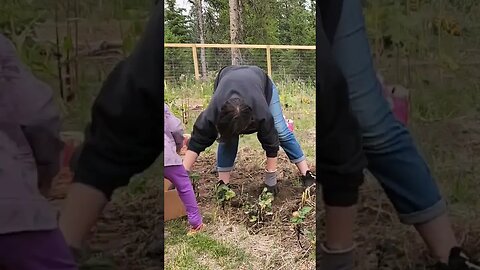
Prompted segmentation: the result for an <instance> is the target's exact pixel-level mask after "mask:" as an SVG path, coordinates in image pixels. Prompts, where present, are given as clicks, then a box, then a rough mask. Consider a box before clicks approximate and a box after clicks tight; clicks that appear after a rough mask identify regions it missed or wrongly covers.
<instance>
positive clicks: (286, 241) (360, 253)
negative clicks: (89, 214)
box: [55, 117, 480, 270]
mask: <svg viewBox="0 0 480 270" xmlns="http://www.w3.org/2000/svg"><path fill="white" fill-rule="evenodd" d="M427 131H428V132H427ZM415 133H416V134H417V133H418V134H424V136H421V137H420V139H418V141H419V143H420V145H422V146H423V145H424V144H425V145H426V144H427V143H428V145H432V144H434V145H436V147H440V148H441V149H443V151H455V152H456V155H458V156H457V157H456V158H455V159H454V160H453V161H451V163H452V164H451V166H457V167H458V168H457V167H456V168H457V170H462V171H466V172H468V171H469V170H470V173H472V172H471V170H472V169H471V167H470V166H468V164H466V163H467V162H470V163H476V164H478V162H479V161H480V160H479V159H480V147H479V146H480V117H472V118H468V119H456V120H452V121H449V122H438V123H427V124H422V125H416V126H415ZM425 134H431V135H428V137H427V136H425ZM427 148H428V147H427ZM424 149H425V148H424ZM430 150H431V149H426V151H430ZM214 160H215V159H214V155H213V154H206V155H204V156H202V157H201V158H200V159H199V163H198V165H196V168H197V172H198V173H199V174H200V175H201V176H202V177H201V180H200V181H199V183H198V190H199V194H200V197H199V203H200V205H201V209H202V212H203V213H205V220H206V222H207V224H208V222H214V219H215V217H214V216H215V215H216V216H221V217H222V219H223V221H224V222H226V223H231V224H240V225H242V226H245V227H246V228H247V229H248V232H249V234H250V235H258V236H259V237H263V236H269V237H271V238H272V239H277V240H279V241H278V242H277V243H281V245H282V250H283V252H285V254H286V255H285V256H289V257H291V258H292V256H293V258H292V260H294V261H297V262H298V268H297V269H313V268H307V267H312V265H313V264H312V259H311V258H308V254H309V252H312V247H311V245H310V244H309V241H308V239H307V238H306V237H303V238H302V239H301V241H302V244H303V245H305V246H306V247H305V248H304V249H302V248H300V246H299V244H298V241H297V238H296V234H295V231H294V230H293V229H292V225H291V223H290V222H289V220H290V217H291V213H292V212H293V211H294V210H296V208H297V207H298V204H299V203H300V197H301V191H302V189H301V187H300V185H299V183H298V182H297V179H298V177H297V175H296V170H295V168H294V167H292V166H291V164H288V161H287V160H285V159H282V160H281V162H280V164H281V165H280V168H282V169H280V173H279V185H280V188H281V193H280V194H279V196H278V197H277V198H276V200H275V201H274V204H273V208H274V213H275V214H274V216H273V218H271V219H270V220H269V221H267V222H266V224H262V225H261V226H258V225H257V226H254V225H252V224H251V223H249V222H248V219H247V217H246V215H245V213H244V211H243V209H242V208H239V207H238V205H237V206H235V205H233V206H232V205H230V206H227V207H225V209H221V207H219V206H217V205H216V204H215V203H214V201H213V198H212V188H213V185H214V183H215V182H216V176H215V172H214V170H213V168H214ZM455 162H457V163H458V164H456V163H455ZM459 166H463V167H459ZM473 170H474V172H476V171H475V169H473ZM262 176H263V173H262V164H261V163H260V162H259V161H258V155H256V154H254V153H250V152H249V150H242V151H241V152H240V153H239V161H238V162H237V169H236V172H235V173H234V174H233V179H232V183H233V184H234V188H235V191H236V192H237V195H238V197H241V198H243V201H246V200H247V201H251V202H252V201H254V199H255V198H256V197H257V196H258V194H259V192H260V187H261V183H262ZM442 181H448V179H442V178H441V177H440V181H439V182H440V186H441V187H442V189H446V188H445V187H446V186H447V185H446V184H445V183H444V182H442ZM466 184H467V183H466ZM59 185H62V183H60V184H59ZM63 185H64V184H63ZM149 185H152V187H147V188H145V192H144V193H142V194H137V195H135V197H132V196H131V195H128V193H126V192H123V191H121V192H119V194H117V195H116V198H115V200H114V201H113V202H112V203H111V204H110V205H109V207H108V208H107V209H106V211H105V214H104V216H103V217H102V219H101V221H100V222H99V224H98V226H97V228H96V233H95V235H94V237H93V239H92V241H91V247H92V248H93V249H94V250H99V251H102V252H104V253H106V254H107V255H111V256H113V257H114V258H115V259H116V261H117V262H118V263H119V265H120V266H119V267H118V268H117V269H131V270H136V269H139V270H140V269H142V270H145V269H158V264H157V263H156V262H155V261H153V260H151V259H148V258H147V257H146V256H145V252H146V247H147V246H148V245H149V244H150V243H151V242H152V241H153V239H154V237H155V235H156V234H158V232H156V225H157V224H158V223H160V222H162V220H159V218H158V217H159V216H160V214H159V208H160V205H161V203H162V202H161V200H162V194H161V189H160V185H158V184H152V183H150V184H149ZM157 187H158V188H157ZM62 189H64V187H62ZM472 189H474V192H475V193H476V194H478V190H479V188H478V185H473V184H472ZM449 198H450V197H449ZM59 199H61V198H59V196H57V200H56V201H55V204H60V203H61V200H59ZM477 201H478V200H477ZM477 206H478V205H470V206H467V205H464V204H458V203H451V205H450V209H451V215H452V217H453V221H454V227H455V230H456V233H457V236H458V237H459V239H460V241H461V243H462V244H463V246H464V247H465V248H466V249H467V250H468V252H469V253H470V254H471V255H473V256H474V257H477V258H478V257H480V226H479V225H478V224H480V217H479V216H478V214H477V213H475V212H476V211H475V209H478V207H477ZM320 208H321V207H320ZM213 213H214V214H213ZM323 214H324V213H323V212H319V213H317V215H320V219H319V220H323V218H322V216H323ZM225 220H226V221H225ZM305 227H306V228H307V229H309V230H312V231H313V230H314V228H315V219H314V218H313V216H310V217H309V218H308V220H307V222H306V226H305ZM322 227H323V224H320V230H319V234H318V235H316V238H317V239H319V240H320V239H323V238H324V230H323V229H322ZM229 234H232V232H231V231H224V232H223V233H220V232H219V235H220V236H221V237H225V238H228V237H231V236H229ZM259 239H260V238H259ZM262 239H263V238H262ZM269 239H270V238H269ZM356 242H357V243H358V248H357V250H356V253H357V264H358V268H357V269H361V270H371V269H385V270H387V269H388V270H394V269H398V270H417V269H426V268H425V264H427V263H430V262H432V260H431V259H430V257H429V256H428V253H427V251H426V248H425V246H424V244H423V243H422V241H421V239H420V238H419V237H418V235H417V234H416V232H415V231H414V229H413V228H412V227H410V226H404V225H402V224H400V223H399V222H398V218H397V216H396V214H395V211H394V210H393V208H392V206H391V204H390V203H389V201H388V199H387V198H386V196H385V194H384V192H383V190H382V189H381V188H380V187H379V185H378V184H377V183H376V181H374V180H372V179H368V181H367V182H366V183H365V185H364V186H363V187H362V196H361V202H360V204H359V214H358V226H357V230H356ZM255 248H256V247H254V246H252V247H251V249H252V252H258V250H255ZM257 249H258V247H257ZM263 252H265V253H267V252H268V250H265V251H263ZM292 254H293V255H292ZM281 263H282V262H278V264H277V265H280V264H281Z"/></svg>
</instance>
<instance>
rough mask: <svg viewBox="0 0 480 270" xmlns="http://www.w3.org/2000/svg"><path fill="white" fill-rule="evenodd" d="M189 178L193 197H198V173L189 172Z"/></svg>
mask: <svg viewBox="0 0 480 270" xmlns="http://www.w3.org/2000/svg"><path fill="white" fill-rule="evenodd" d="M190 179H191V180H192V186H193V192H194V193H195V197H197V198H198V197H199V196H200V193H199V192H198V180H200V175H199V174H198V173H192V174H190Z"/></svg>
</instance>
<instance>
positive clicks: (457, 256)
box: [435, 247, 480, 270]
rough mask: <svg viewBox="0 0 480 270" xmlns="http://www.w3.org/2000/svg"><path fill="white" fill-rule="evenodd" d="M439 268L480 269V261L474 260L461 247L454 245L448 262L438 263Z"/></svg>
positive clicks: (439, 269)
mask: <svg viewBox="0 0 480 270" xmlns="http://www.w3.org/2000/svg"><path fill="white" fill-rule="evenodd" d="M435 269H437V270H480V263H478V262H476V261H473V260H472V259H470V257H469V256H467V255H466V254H465V253H464V252H463V250H462V249H461V248H459V247H454V248H452V250H451V251H450V256H449V258H448V264H445V263H437V264H436V265H435Z"/></svg>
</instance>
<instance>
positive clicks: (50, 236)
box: [0, 229, 78, 270]
mask: <svg viewBox="0 0 480 270" xmlns="http://www.w3.org/2000/svg"><path fill="white" fill-rule="evenodd" d="M2 267H3V268H2ZM0 269H2V270H32V269H35V270H76V269H78V268H77V266H76V264H75V260H74V258H73V255H72V254H71V253H70V250H69V248H68V246H67V244H66V243H65V240H64V238H63V235H62V233H61V232H60V230H58V229H56V230H51V231H32V232H21V233H10V234H2V235H0Z"/></svg>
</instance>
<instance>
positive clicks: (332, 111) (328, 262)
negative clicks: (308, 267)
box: [316, 0, 366, 270]
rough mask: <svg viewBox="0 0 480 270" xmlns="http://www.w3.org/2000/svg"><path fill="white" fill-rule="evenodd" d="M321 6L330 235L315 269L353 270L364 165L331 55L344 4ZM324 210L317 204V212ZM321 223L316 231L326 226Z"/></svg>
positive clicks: (322, 157) (321, 124)
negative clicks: (354, 241) (357, 206)
mask: <svg viewBox="0 0 480 270" xmlns="http://www.w3.org/2000/svg"><path fill="white" fill-rule="evenodd" d="M317 5H318V7H319V8H317V32H316V33H317V36H316V38H317V100H318V103H317V110H318V120H317V141H318V145H317V149H318V153H317V163H318V166H319V167H318V170H319V175H320V178H319V182H320V183H321V185H322V193H323V201H324V203H325V230H326V241H325V243H324V244H320V246H318V247H317V267H320V269H324V270H340V269H341V270H352V269H354V253H353V249H354V245H353V230H354V224H355V214H356V207H355V205H356V204H357V200H358V192H359V186H360V185H361V184H362V182H363V178H364V176H363V169H364V168H365V166H366V159H365V156H364V155H363V152H362V142H361V136H360V130H359V126H358V123H357V120H356V119H355V117H354V116H353V115H352V112H351V109H350V103H349V96H348V85H347V82H346V80H345V78H344V76H343V74H342V72H341V71H340V69H339V67H338V66H337V64H336V63H335V61H334V59H333V55H332V52H331V39H332V35H333V34H334V33H335V29H336V26H337V23H338V16H339V14H340V11H341V7H342V3H341V1H340V0H334V1H329V2H327V1H322V2H320V3H318V4H317ZM317 198H320V196H318V197H317ZM320 205H321V204H320V202H319V201H317V211H320V209H319V208H318V207H319V206H320ZM318 217H319V216H317V226H318V227H317V230H319V229H320V227H319V226H320V224H321V223H322V221H321V220H319V219H318Z"/></svg>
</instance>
